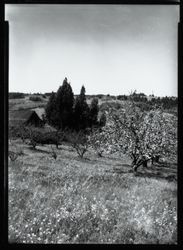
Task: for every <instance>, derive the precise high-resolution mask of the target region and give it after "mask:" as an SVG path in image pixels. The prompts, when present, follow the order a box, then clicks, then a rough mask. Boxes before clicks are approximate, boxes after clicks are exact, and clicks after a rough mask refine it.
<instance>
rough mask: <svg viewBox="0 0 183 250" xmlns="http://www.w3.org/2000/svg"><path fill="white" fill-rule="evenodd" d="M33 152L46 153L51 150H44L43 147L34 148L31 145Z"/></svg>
mask: <svg viewBox="0 0 183 250" xmlns="http://www.w3.org/2000/svg"><path fill="white" fill-rule="evenodd" d="M29 149H30V150H31V151H32V152H35V153H36V152H37V153H46V154H50V152H49V151H47V150H43V149H40V148H32V147H30V148H29Z"/></svg>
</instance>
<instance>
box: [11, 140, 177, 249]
mask: <svg viewBox="0 0 183 250" xmlns="http://www.w3.org/2000/svg"><path fill="white" fill-rule="evenodd" d="M13 143H14V145H15V144H16V145H17V146H16V147H17V150H21V149H22V150H23V153H24V154H23V155H21V156H19V157H18V158H17V160H15V161H9V242H10V243H12V242H16V243H120V244H176V243H177V183H176V180H175V178H174V179H172V180H171V181H170V180H169V179H168V178H167V176H168V175H172V173H173V174H174V175H176V169H174V168H173V167H172V168H171V166H169V168H164V169H163V166H162V167H161V168H160V166H157V169H158V170H157V169H156V166H153V167H152V169H150V168H149V170H146V172H144V171H145V170H143V169H139V174H137V176H134V174H133V173H130V171H129V170H130V167H129V159H128V158H127V157H126V156H121V157H119V155H112V156H110V155H105V156H104V157H102V158H101V157H99V158H98V157H97V156H96V155H95V154H94V152H92V151H89V152H88V153H86V158H84V159H80V158H79V157H78V156H77V154H76V152H75V151H73V150H72V148H71V147H69V146H68V145H62V146H60V147H59V149H55V151H56V152H57V154H58V156H57V159H56V160H55V159H53V158H52V157H51V154H50V152H51V148H50V146H38V150H32V149H31V148H30V147H29V146H28V145H26V144H23V143H22V142H21V141H20V140H15V141H13ZM13 143H12V145H13ZM12 145H11V147H13V146H12ZM14 150H15V147H14ZM172 166H173V165H172ZM161 169H162V171H161ZM156 170H157V171H159V172H161V175H160V177H159V178H157V176H158V175H157V176H156V175H155V174H154V175H149V174H150V173H151V174H153V172H155V171H156ZM155 173H156V172H155Z"/></svg>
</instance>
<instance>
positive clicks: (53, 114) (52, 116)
mask: <svg viewBox="0 0 183 250" xmlns="http://www.w3.org/2000/svg"><path fill="white" fill-rule="evenodd" d="M45 113H46V120H47V121H48V123H49V124H50V125H52V126H58V111H57V107H56V94H55V93H54V92H52V93H51V95H50V98H49V100H48V103H47V105H46V108H45Z"/></svg>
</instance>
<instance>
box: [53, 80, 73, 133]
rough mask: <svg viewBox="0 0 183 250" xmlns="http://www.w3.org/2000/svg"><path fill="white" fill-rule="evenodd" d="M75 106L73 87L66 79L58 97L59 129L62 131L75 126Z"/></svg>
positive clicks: (58, 92)
mask: <svg viewBox="0 0 183 250" xmlns="http://www.w3.org/2000/svg"><path fill="white" fill-rule="evenodd" d="M73 104H74V94H73V91H72V88H71V85H70V84H69V83H68V81H67V78H65V79H64V81H63V84H62V86H60V87H59V89H58V91H57V96H56V106H57V110H58V119H59V127H60V128H62V129H64V128H66V127H68V128H71V127H72V125H73V121H72V119H73Z"/></svg>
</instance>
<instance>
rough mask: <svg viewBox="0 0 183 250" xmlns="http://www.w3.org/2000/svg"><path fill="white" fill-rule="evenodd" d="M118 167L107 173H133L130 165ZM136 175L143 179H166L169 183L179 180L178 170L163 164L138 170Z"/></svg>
mask: <svg viewBox="0 0 183 250" xmlns="http://www.w3.org/2000/svg"><path fill="white" fill-rule="evenodd" d="M175 165H176V164H175ZM116 166H119V167H120V168H113V169H111V170H106V172H110V173H117V174H126V173H133V170H132V167H131V165H129V164H121V165H116ZM167 166H168V167H167ZM134 175H135V176H138V177H143V178H155V179H165V180H168V181H176V180H177V170H176V168H175V167H174V168H172V167H170V166H169V165H163V164H161V165H152V166H151V167H147V168H143V167H140V168H139V169H138V170H137V172H136V173H134Z"/></svg>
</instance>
